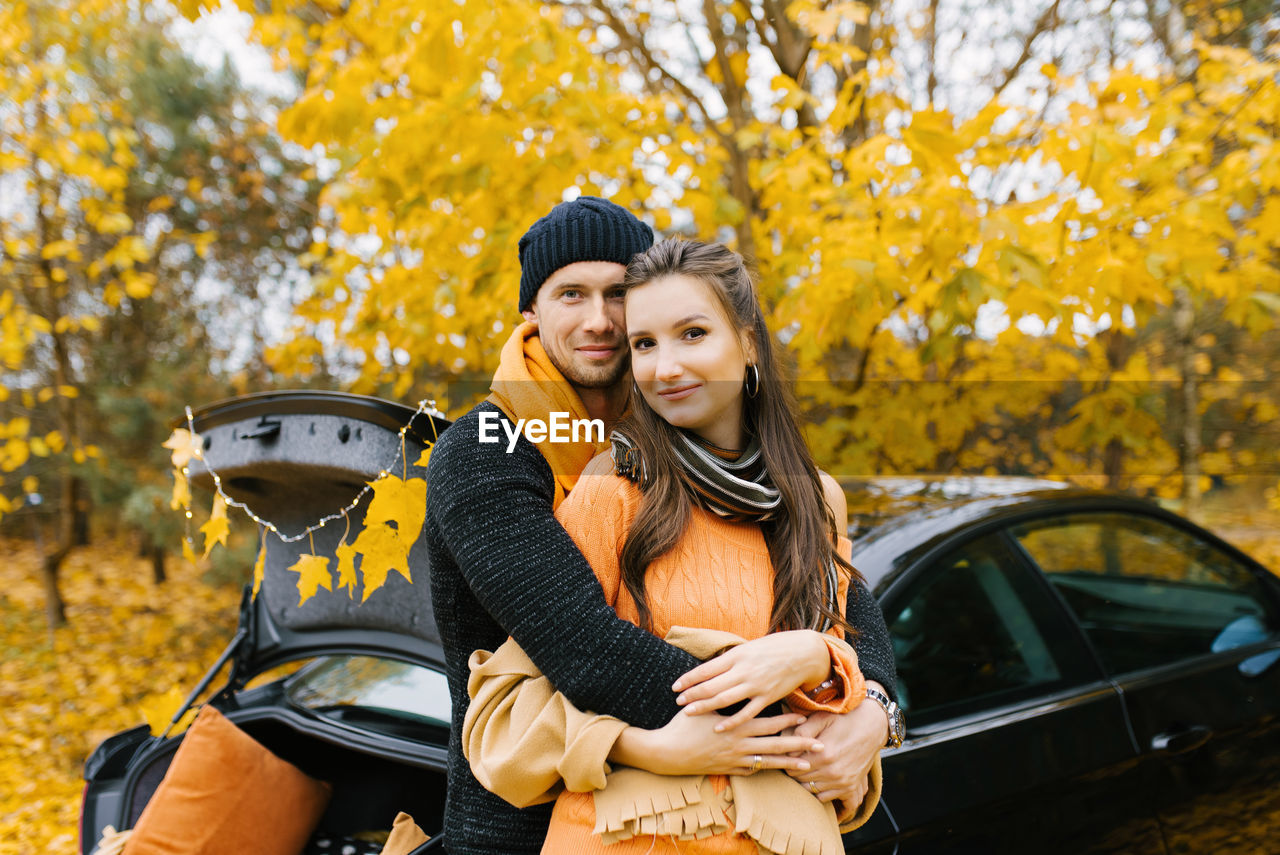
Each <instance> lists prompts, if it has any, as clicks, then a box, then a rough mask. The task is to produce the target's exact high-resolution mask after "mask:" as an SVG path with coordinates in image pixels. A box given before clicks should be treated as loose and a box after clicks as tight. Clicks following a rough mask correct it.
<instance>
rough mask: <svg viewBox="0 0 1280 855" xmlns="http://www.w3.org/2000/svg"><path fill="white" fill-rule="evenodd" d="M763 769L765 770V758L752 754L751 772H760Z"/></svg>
mask: <svg viewBox="0 0 1280 855" xmlns="http://www.w3.org/2000/svg"><path fill="white" fill-rule="evenodd" d="M763 768H764V758H763V757H761V756H760V755H759V754H752V755H751V771H752V772H759V771H760V770H761V769H763Z"/></svg>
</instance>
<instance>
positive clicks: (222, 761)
mask: <svg viewBox="0 0 1280 855" xmlns="http://www.w3.org/2000/svg"><path fill="white" fill-rule="evenodd" d="M332 791H333V788H332V787H331V786H330V785H329V784H326V783H324V782H323V781H317V780H316V779H314V778H312V777H310V776H309V775H307V774H305V773H304V772H303V771H302V770H301V769H299V768H298V767H297V766H294V765H293V764H292V763H286V762H285V761H284V760H281V759H280V758H279V757H277V756H275V755H274V754H272V753H271V752H270V751H268V750H267V749H266V748H264V747H262V746H261V745H260V744H258V742H256V741H255V740H254V739H253V737H251V736H249V734H247V733H245V732H244V731H243V730H241V729H240V728H238V727H236V726H235V725H234V724H232V723H231V722H230V721H229V720H227V718H226V717H225V716H224V715H222V713H220V712H218V711H217V710H216V709H214V708H213V707H211V706H208V705H205V707H204V708H203V709H201V710H200V714H199V715H198V716H196V720H195V722H193V723H192V725H191V727H190V728H189V729H188V730H187V734H186V736H184V737H183V739H182V744H181V745H180V746H178V751H177V753H176V754H174V757H173V763H172V764H170V766H169V771H168V772H166V773H165V776H164V780H162V781H161V782H160V786H159V787H157V788H156V792H155V795H153V796H152V797H151V801H150V802H148V803H147V806H146V807H145V808H144V809H143V811H142V815H141V816H140V817H138V824H137V825H136V826H134V829H133V834H132V835H131V836H130V838H129V840H128V842H127V843H125V848H124V855H212V854H213V853H226V852H253V853H257V855H298V853H299V852H301V851H302V849H303V847H304V846H305V845H306V843H307V838H309V837H310V836H311V832H312V831H313V830H314V829H315V827H316V823H318V822H319V821H320V816H321V815H322V814H323V813H324V809H325V807H326V806H327V805H328V804H329V796H330V795H331V794H332Z"/></svg>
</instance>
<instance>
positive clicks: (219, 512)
mask: <svg viewBox="0 0 1280 855" xmlns="http://www.w3.org/2000/svg"><path fill="white" fill-rule="evenodd" d="M230 531H231V523H230V521H228V520H227V502H226V500H225V499H223V498H222V496H214V497H213V510H212V511H211V512H210V513H209V521H208V522H206V523H205V524H204V525H202V526H200V533H201V534H203V535H204V557H205V558H208V557H209V553H210V552H211V551H212V550H213V545H214V544H215V543H221V544H222V545H223V546H226V545H227V534H229V533H230Z"/></svg>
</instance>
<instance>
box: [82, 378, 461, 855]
mask: <svg viewBox="0 0 1280 855" xmlns="http://www.w3.org/2000/svg"><path fill="white" fill-rule="evenodd" d="M193 422H194V425H193V426H194V428H195V431H196V433H197V434H198V435H199V436H200V438H201V444H202V446H203V460H200V459H196V460H193V461H192V463H191V481H192V483H193V484H194V485H196V486H199V487H204V488H205V489H215V488H219V487H220V489H221V490H222V491H223V492H225V493H226V495H227V496H228V497H229V498H230V499H231V500H233V501H235V502H242V503H244V504H245V505H246V506H247V507H248V508H249V509H250V510H251V511H252V512H253V513H254V514H256V515H258V516H259V517H261V518H263V519H264V520H267V521H270V523H272V524H274V525H275V526H277V527H278V529H279V532H280V534H282V535H284V534H294V535H295V537H293V538H278V537H276V536H274V535H273V534H271V533H268V534H267V535H266V538H265V541H266V545H267V549H266V562H265V573H264V577H263V579H262V585H261V588H260V590H259V591H258V592H257V595H256V596H252V595H251V594H250V593H249V587H248V586H246V593H245V597H244V599H243V602H242V605H241V612H240V621H239V627H238V629H237V633H236V636H235V638H234V639H233V640H232V643H231V644H230V646H229V647H228V649H227V651H226V653H225V654H224V655H223V657H222V658H221V659H220V660H219V661H218V662H217V663H216V664H215V663H210V665H212V666H213V667H212V668H211V669H210V672H209V674H208V675H207V676H206V678H205V680H204V681H202V682H201V684H200V685H199V686H197V687H185V688H191V689H193V692H192V698H193V699H194V698H195V697H196V696H203V695H204V694H205V692H206V689H207V688H210V687H217V686H219V685H220V686H221V688H217V689H216V691H214V693H213V694H212V697H211V700H210V701H209V703H211V704H212V705H213V706H215V707H216V708H218V709H219V710H220V711H221V712H223V713H224V714H225V715H226V717H227V718H228V719H230V720H231V721H232V722H233V723H234V724H235V725H237V726H238V727H240V729H242V730H243V731H245V732H246V733H247V734H248V735H249V736H251V737H252V738H253V739H255V740H257V741H258V742H259V743H260V744H262V745H263V746H265V747H266V748H267V749H268V750H270V751H271V752H272V753H274V754H275V755H276V756H278V757H280V758H281V759H283V760H286V761H288V762H289V763H292V764H293V765H295V766H297V767H298V768H299V769H301V770H302V771H303V772H305V773H307V774H308V775H310V776H311V777H313V778H316V779H318V780H321V781H325V782H328V783H329V784H331V785H332V787H333V792H332V797H331V799H330V802H329V805H328V808H327V810H326V812H325V814H324V816H323V819H322V820H321V822H320V823H319V826H318V827H317V833H316V835H313V837H312V841H311V844H310V847H309V848H308V850H307V851H308V852H326V853H330V852H331V853H343V855H360V853H365V852H378V851H379V850H380V848H381V847H380V844H366V845H359V844H357V842H356V841H354V840H353V841H350V843H351V845H352V846H353V847H354V848H346V846H345V845H335V841H338V840H341V841H343V843H344V844H346V843H347V842H348V841H347V839H348V838H351V837H352V836H353V835H356V834H358V833H362V832H378V831H389V830H390V829H391V826H392V822H393V820H394V819H395V816H396V814H397V813H398V812H401V811H403V812H405V813H408V814H410V815H411V816H412V817H413V818H414V821H415V822H416V823H417V824H418V826H419V827H420V828H422V829H423V830H424V831H425V832H426V833H427V834H429V835H432V836H433V837H434V836H435V835H436V834H437V833H438V832H439V830H440V827H441V817H442V815H443V812H444V801H445V769H446V762H447V745H448V729H447V725H448V715H447V709H448V694H447V689H446V688H445V682H444V678H443V675H442V674H441V673H440V672H441V670H442V666H443V660H444V657H443V651H442V650H441V648H440V642H439V634H438V631H437V630H436V626H435V620H434V615H433V610H432V608H431V597H430V583H429V579H428V576H429V572H428V566H427V555H426V552H427V551H426V546H425V544H424V543H423V542H422V538H421V537H420V532H410V531H404V532H398V535H399V536H400V537H402V538H404V540H405V541H407V542H409V543H412V547H411V548H410V549H409V551H408V554H407V571H408V572H407V573H406V572H404V571H400V572H391V573H389V575H388V577H387V578H386V579H385V581H383V580H379V582H380V584H379V585H377V587H376V588H375V589H373V590H370V591H365V590H364V589H363V579H362V580H361V582H360V583H358V584H357V585H356V586H355V587H354V589H352V590H346V589H343V588H342V587H340V586H339V585H337V584H333V585H331V586H330V588H331V589H326V588H324V587H321V588H320V589H319V590H317V591H316V593H315V595H314V596H312V597H310V598H309V599H308V600H307V601H306V602H305V603H303V604H299V602H298V600H299V596H298V586H297V580H298V576H297V574H296V573H295V572H291V570H290V568H291V567H292V565H294V564H295V563H296V562H297V560H298V558H299V556H301V555H303V554H316V555H321V556H326V557H328V558H329V565H328V566H329V568H330V569H331V571H336V567H337V564H338V562H337V560H336V559H335V557H334V556H335V549H336V547H337V546H338V544H339V543H340V542H343V541H344V540H345V542H346V543H352V542H353V541H354V540H355V539H356V538H357V536H358V535H359V533H360V532H361V531H362V530H363V529H364V527H365V515H366V513H367V512H368V509H369V507H370V503H371V500H372V499H373V492H372V491H371V490H368V489H366V487H365V485H367V484H370V483H371V482H375V481H377V480H378V479H379V478H380V476H382V475H392V474H394V476H395V477H397V478H402V479H404V480H405V481H406V482H412V481H414V480H415V479H425V477H426V472H425V455H424V453H423V452H424V451H425V450H426V449H427V448H428V447H429V446H430V444H431V442H432V441H433V440H434V439H435V437H436V436H438V435H439V433H440V432H442V431H443V430H444V429H445V428H446V427H448V425H449V422H448V421H447V420H446V419H444V418H443V417H441V416H440V415H439V414H438V413H435V412H426V411H425V408H423V409H420V410H418V411H415V410H414V409H413V408H411V407H405V406H403V405H401V404H396V403H393V402H389V401H382V400H379V399H376V398H368V397H363V396H358V395H347V394H342V393H330V392H272V393H263V394H258V395H249V396H245V397H243V398H237V399H233V400H230V401H223V402H220V403H218V404H214V405H211V406H209V407H205V408H202V409H201V410H199V411H197V412H196V413H195V414H194V419H193ZM419 462H421V463H422V465H418V464H419ZM419 483H420V482H419ZM362 490H364V493H363V495H361V491H362ZM357 496H361V498H360V499H359V501H355V499H356V497H357ZM232 513H235V511H232ZM326 519H327V520H328V524H327V525H324V526H323V527H321V528H319V529H317V530H316V531H314V532H313V533H311V534H310V535H307V536H302V535H300V534H299V533H300V532H304V531H305V530H306V529H307V527H308V526H314V525H316V524H317V523H318V522H320V521H322V520H326ZM358 566H361V567H362V565H358ZM361 572H363V570H361ZM251 578H252V568H251V567H246V568H245V579H246V582H248V581H249V580H250V579H251ZM335 581H336V579H335ZM343 656H348V657H369V658H372V659H380V660H388V661H393V662H397V663H402V664H404V665H407V666H413V667H416V668H418V669H419V670H429V671H431V672H432V673H434V674H437V675H439V680H438V683H439V686H438V688H435V687H433V688H432V689H431V690H430V692H429V694H430V695H431V696H432V697H433V698H437V696H438V698H437V700H438V701H441V702H443V703H444V709H445V711H446V712H445V713H440V712H439V711H438V710H437V711H436V712H433V713H431V714H430V715H427V716H426V717H425V719H424V718H422V717H419V719H418V720H416V721H415V720H413V719H412V717H409V718H408V719H406V718H404V717H401V719H399V720H389V719H388V718H387V717H386V716H383V717H382V718H381V719H376V716H377V715H378V714H379V713H378V710H377V709H373V710H370V709H362V708H361V707H360V706H359V704H358V703H356V702H349V701H346V700H344V699H342V698H337V699H335V700H333V701H332V703H331V705H330V706H327V707H324V708H305V707H301V706H299V705H297V704H291V703H290V701H289V700H288V699H287V698H286V695H285V690H284V688H283V686H284V684H283V682H281V681H276V682H274V683H267V684H265V685H262V686H259V687H256V688H246V686H247V685H248V684H249V681H250V680H252V679H253V678H255V677H257V676H258V675H261V674H264V672H268V671H271V670H272V669H275V668H276V667H277V666H280V665H282V664H285V663H289V662H295V661H298V660H312V659H316V658H322V659H323V658H329V659H336V658H341V657H343ZM228 664H229V672H228V673H226V674H225V676H222V671H223V669H224V667H225V666H227V665H228ZM215 679H217V680H220V681H221V682H220V683H219V682H214V680H215ZM371 716H372V717H373V718H371ZM375 719H376V720H375ZM175 720H176V716H175ZM182 740H183V736H182V735H176V736H171V737H168V738H155V737H151V736H150V735H149V734H148V732H147V729H146V727H145V726H143V727H140V728H135V729H134V730H132V731H127V732H124V733H120V734H117V735H116V736H113V737H111V738H110V739H108V740H107V741H106V742H104V743H103V744H102V745H101V746H99V748H98V749H97V750H96V751H95V752H94V754H93V756H91V757H90V758H89V760H88V762H87V763H86V766H85V779H86V781H87V784H88V785H87V787H86V790H85V804H84V807H83V810H82V816H81V821H82V831H81V834H82V851H84V852H88V851H90V850H91V849H92V848H93V845H94V843H95V842H96V841H97V840H98V839H99V837H100V835H101V834H102V833H103V829H104V828H105V827H106V826H107V825H112V826H114V827H115V828H117V829H130V828H133V827H134V826H135V825H136V823H137V820H138V817H139V816H140V815H141V814H142V811H143V809H144V808H145V807H146V805H147V803H148V802H149V801H150V800H151V798H152V796H153V795H154V794H155V792H156V789H157V787H158V786H159V785H160V782H161V780H162V779H163V778H164V775H165V772H166V771H167V770H168V769H169V766H170V763H171V762H172V760H173V756H174V754H175V752H176V751H177V749H178V747H179V745H180V744H181V743H182ZM324 838H328V840H329V845H327V846H322V845H321V843H322V842H323V839H324Z"/></svg>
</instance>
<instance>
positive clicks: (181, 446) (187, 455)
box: [161, 428, 200, 469]
mask: <svg viewBox="0 0 1280 855" xmlns="http://www.w3.org/2000/svg"><path fill="white" fill-rule="evenodd" d="M199 441H200V437H199V435H198V434H194V433H192V432H191V431H189V430H187V429H186V428H178V429H177V430H175V431H174V432H173V433H171V434H169V438H168V439H166V440H165V441H164V442H163V443H161V444H162V445H163V446H164V447H165V448H168V449H170V450H172V451H173V454H172V455H171V456H170V458H171V459H172V460H173V467H174V468H175V469H181V468H182V467H183V466H186V465H187V464H188V463H190V462H191V458H192V457H193V456H194V455H195V453H196V443H198V442H199Z"/></svg>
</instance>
